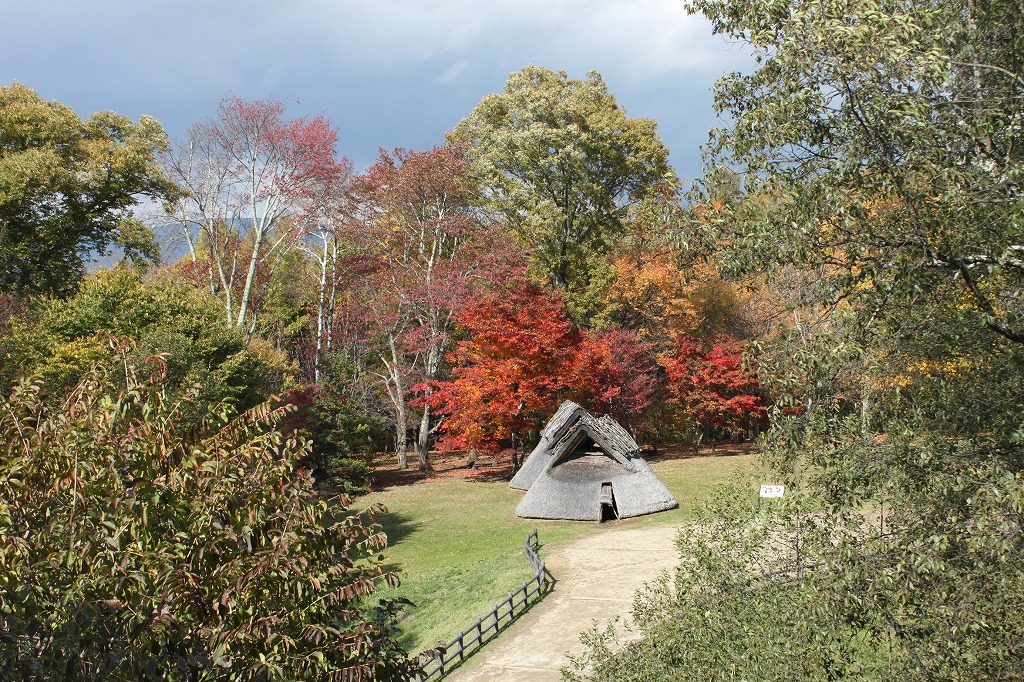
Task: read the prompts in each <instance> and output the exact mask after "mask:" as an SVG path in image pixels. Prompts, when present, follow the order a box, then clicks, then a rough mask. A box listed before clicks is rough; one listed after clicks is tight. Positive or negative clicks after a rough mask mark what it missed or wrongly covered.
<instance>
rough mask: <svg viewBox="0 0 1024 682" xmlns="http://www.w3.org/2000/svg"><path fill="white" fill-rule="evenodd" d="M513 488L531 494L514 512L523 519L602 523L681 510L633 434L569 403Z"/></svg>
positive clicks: (547, 429) (544, 434)
mask: <svg viewBox="0 0 1024 682" xmlns="http://www.w3.org/2000/svg"><path fill="white" fill-rule="evenodd" d="M509 485H511V487H513V488H519V489H525V490H526V491H527V492H526V495H525V496H523V499H522V501H521V502H520V503H519V506H517V507H516V514H517V515H519V516H522V517H525V518H535V519H570V520H577V521H601V520H604V519H611V518H627V517H630V516H641V515H643V514H653V513H654V512H659V511H665V510H666V509H674V508H675V507H678V506H679V504H678V503H677V502H676V500H675V498H674V497H672V493H670V492H669V491H668V488H666V487H665V484H664V483H662V482H661V481H660V480H659V479H658V477H657V475H655V473H654V472H653V471H652V470H651V467H650V465H648V464H647V462H645V461H644V459H643V458H642V457H641V456H640V447H639V446H638V445H637V444H636V441H635V440H633V437H632V436H630V435H629V432H627V431H626V430H625V429H624V428H622V426H620V425H619V423H618V422H616V421H615V420H614V419H612V418H611V417H609V416H607V415H606V416H604V417H601V418H596V417H594V416H593V415H591V414H590V413H589V412H587V411H586V410H585V409H583V408H582V407H580V406H579V405H577V404H576V403H573V402H571V401H566V402H564V403H562V405H561V406H560V407H559V408H558V411H557V412H556V413H555V414H554V416H553V417H552V418H551V421H549V422H548V424H547V426H545V427H544V430H543V431H542V432H541V438H540V443H538V444H537V447H536V448H534V450H533V452H532V453H530V456H529V457H528V458H527V460H526V462H525V463H524V464H523V467H522V469H520V470H519V472H518V473H517V474H516V475H515V477H513V479H512V482H511V483H510V484H509Z"/></svg>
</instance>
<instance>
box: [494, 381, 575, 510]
mask: <svg viewBox="0 0 1024 682" xmlns="http://www.w3.org/2000/svg"><path fill="white" fill-rule="evenodd" d="M584 414H589V413H588V412H587V411H586V410H584V409H583V408H582V407H580V406H579V405H577V404H576V403H574V402H573V401H571V400H566V401H565V402H563V403H562V404H561V405H559V406H558V410H557V411H556V412H555V413H554V414H553V415H552V416H551V419H550V420H549V421H548V423H547V425H546V426H545V427H544V430H543V431H541V432H540V442H539V443H537V447H535V448H534V449H533V452H531V453H530V456H529V457H527V458H526V461H525V462H523V466H522V468H520V469H519V471H518V472H516V475H515V476H513V477H512V480H511V481H510V482H509V485H510V486H511V487H513V488H517V489H519V490H526V489H527V488H529V487H530V485H531V484H532V483H533V482H534V481H535V480H536V479H537V476H539V475H540V472H542V471H544V466H545V465H546V464H547V463H548V455H547V454H546V453H549V452H550V450H551V447H552V446H553V445H554V444H555V443H557V442H558V441H559V440H560V439H561V438H562V436H564V435H565V432H566V431H568V430H569V429H570V428H572V427H573V426H575V425H576V422H578V421H579V419H580V417H581V416H582V415H584ZM535 455H536V456H535Z"/></svg>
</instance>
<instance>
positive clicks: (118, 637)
mask: <svg viewBox="0 0 1024 682" xmlns="http://www.w3.org/2000/svg"><path fill="white" fill-rule="evenodd" d="M114 345H115V349H114V352H112V353H108V355H107V357H104V358H103V359H101V360H100V362H98V363H97V365H96V366H95V368H94V369H93V371H91V372H90V373H89V374H88V375H87V376H86V377H85V379H84V380H83V381H82V382H81V383H80V384H79V385H78V386H77V387H76V388H75V390H74V391H73V392H72V394H71V395H70V396H69V397H68V398H67V399H66V400H65V401H63V402H57V403H49V402H47V401H45V400H41V396H43V395H45V392H44V391H42V390H41V387H40V385H39V384H37V383H30V382H23V383H21V384H19V386H18V387H17V388H16V389H15V390H14V392H13V393H12V394H11V396H10V399H9V400H8V402H7V404H6V405H5V407H4V409H3V410H0V438H2V442H3V443H4V446H3V448H4V449H3V456H2V457H0V539H2V542H0V650H2V652H3V654H2V655H0V677H3V678H4V679H21V680H52V679H66V680H143V679H160V680H275V679H282V680H284V679H289V680H291V679H368V678H371V677H373V678H377V679H389V678H402V679H404V677H405V676H406V675H407V674H408V673H409V666H408V664H407V661H406V658H405V655H404V653H403V652H402V651H401V650H399V649H398V647H397V645H396V644H395V641H394V639H393V637H392V635H393V627H394V620H393V617H394V611H393V609H391V608H389V607H388V605H387V604H385V605H383V606H382V607H381V608H380V609H378V610H374V609H372V608H369V607H368V606H367V605H365V604H364V602H363V601H362V598H363V597H366V596H369V595H371V594H372V593H373V592H374V591H375V590H376V589H377V588H378V586H380V585H382V584H384V583H387V584H392V585H393V584H394V583H395V576H394V575H393V574H391V573H389V572H387V571H385V570H384V569H383V568H382V567H381V563H380V556H379V552H380V550H381V549H383V547H384V546H385V544H386V538H385V536H384V534H383V532H382V531H381V528H380V526H378V525H377V524H376V523H375V521H374V517H375V515H376V514H377V513H379V512H380V511H381V510H380V509H378V508H371V509H368V510H366V511H364V512H361V513H358V514H353V513H350V512H349V511H348V510H347V508H346V503H345V502H344V501H342V502H341V503H340V504H335V505H334V506H328V504H327V503H326V502H324V501H323V500H322V499H320V498H319V497H317V496H316V494H315V493H314V491H313V488H312V478H311V476H310V475H309V472H308V471H306V470H303V469H300V468H298V467H297V462H298V461H300V460H301V459H302V458H304V457H305V456H306V455H307V454H308V444H306V443H304V442H302V441H298V440H295V439H291V438H286V437H285V436H283V435H282V433H281V432H280V431H278V430H277V429H275V423H276V422H277V421H278V419H279V418H280V417H281V415H282V412H283V411H284V410H283V408H282V409H274V408H272V407H271V406H270V405H269V404H264V405H261V406H258V407H256V408H254V409H253V410H250V411H248V412H246V413H243V414H241V415H239V416H238V417H236V418H234V419H232V420H231V421H224V420H220V419H213V420H210V421H208V422H205V423H204V424H203V425H202V426H201V427H200V428H198V429H190V428H188V427H187V425H183V424H181V422H180V415H181V412H182V409H183V406H184V405H185V404H187V403H188V402H189V401H190V400H192V399H193V398H194V396H193V395H186V396H185V397H184V398H182V399H179V400H173V399H170V397H169V396H168V394H167V392H166V391H165V386H164V383H163V378H162V374H163V371H164V366H163V360H162V359H161V358H158V357H156V358H152V359H151V366H150V367H149V368H148V371H144V372H142V373H137V372H136V365H135V362H134V361H133V359H132V357H131V350H130V349H129V348H127V347H125V346H120V345H117V344H114ZM112 375H113V376H119V377H121V381H120V382H119V383H120V385H119V386H117V385H114V384H112V383H110V382H109V381H108V380H107V377H109V376H112Z"/></svg>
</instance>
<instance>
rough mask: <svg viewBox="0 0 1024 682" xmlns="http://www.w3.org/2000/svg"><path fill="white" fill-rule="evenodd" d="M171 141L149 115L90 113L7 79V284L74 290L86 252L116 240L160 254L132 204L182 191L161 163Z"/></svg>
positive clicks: (2, 235)
mask: <svg viewBox="0 0 1024 682" xmlns="http://www.w3.org/2000/svg"><path fill="white" fill-rule="evenodd" d="M166 146H167V138H166V136H165V135H164V131H163V129H162V128H161V127H160V124H159V123H158V122H157V120H156V119H154V118H153V117H151V116H142V117H141V118H140V119H139V120H138V121H137V122H132V121H131V120H129V119H128V118H126V117H124V116H119V115H118V114H115V113H113V112H109V111H104V112H100V113H97V114H93V115H92V116H90V117H89V118H88V119H86V120H84V121H83V120H82V119H81V118H80V117H79V116H78V114H76V113H75V112H74V111H72V110H71V108H70V107H67V106H65V105H63V104H61V103H60V102H56V101H53V100H43V99H40V97H39V95H38V94H36V92H35V91H33V90H31V89H29V88H27V87H25V86H24V85H21V84H20V83H13V84H11V85H10V86H6V87H0V292H7V293H13V294H18V295H26V294H33V293H45V294H56V295H60V296H67V295H70V294H71V293H73V292H74V290H75V287H76V286H77V285H78V282H79V281H80V280H81V278H82V276H83V275H84V274H85V264H86V262H87V261H88V259H89V258H90V257H91V256H92V255H94V254H97V253H100V254H102V253H106V252H107V251H108V250H109V249H110V248H111V247H117V248H119V249H121V250H122V251H123V252H124V254H125V256H126V257H127V258H128V259H130V260H133V261H135V262H140V263H145V262H154V261H156V260H158V259H159V249H158V247H157V244H156V242H155V240H154V238H153V234H152V232H151V231H150V230H149V228H147V227H145V226H144V225H143V224H142V223H141V222H140V221H139V220H138V219H137V218H136V217H135V216H134V215H133V213H132V208H133V207H134V206H135V205H136V204H137V203H138V202H139V201H141V200H143V199H149V200H152V201H165V200H173V199H174V198H176V197H177V190H176V188H175V186H174V184H173V183H172V182H170V181H168V180H167V179H166V177H165V176H164V173H163V172H162V171H161V169H160V166H159V164H158V163H157V162H156V156H157V154H159V153H160V152H161V151H163V150H164V149H165V148H166Z"/></svg>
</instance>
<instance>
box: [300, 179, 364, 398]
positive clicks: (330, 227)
mask: <svg viewBox="0 0 1024 682" xmlns="http://www.w3.org/2000/svg"><path fill="white" fill-rule="evenodd" d="M351 185H352V178H351V176H350V174H349V173H348V172H338V173H335V174H332V175H331V176H329V177H327V178H325V179H324V181H323V182H321V183H319V184H316V185H313V186H312V187H311V188H310V191H309V192H308V193H307V195H306V196H305V197H304V198H303V200H302V203H301V210H302V216H303V217H302V220H303V222H304V225H303V232H304V234H303V235H302V236H301V237H300V238H299V239H297V240H296V242H295V245H296V247H297V248H298V249H299V250H300V251H302V252H303V253H304V254H305V256H306V257H307V258H308V259H309V260H311V261H312V266H313V272H314V281H315V289H316V293H315V301H316V302H315V304H314V305H313V310H314V315H313V316H312V317H313V325H314V326H313V349H312V350H313V352H312V358H311V363H310V364H311V365H312V370H313V381H314V383H319V382H320V377H321V374H322V373H323V370H324V364H325V360H326V357H327V356H328V355H329V354H330V353H331V351H332V350H333V348H334V334H333V333H332V331H333V322H334V315H335V312H336V311H337V309H338V300H339V297H340V295H341V291H340V288H341V286H342V285H343V282H345V281H346V280H347V279H348V275H349V274H351V270H352V269H353V268H354V266H355V263H354V261H358V260H360V257H361V256H363V255H365V252H366V248H365V242H364V241H363V240H360V239H359V238H358V237H356V236H355V235H352V234H351V229H352V227H353V220H352V197H351Z"/></svg>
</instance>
